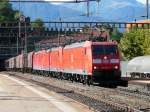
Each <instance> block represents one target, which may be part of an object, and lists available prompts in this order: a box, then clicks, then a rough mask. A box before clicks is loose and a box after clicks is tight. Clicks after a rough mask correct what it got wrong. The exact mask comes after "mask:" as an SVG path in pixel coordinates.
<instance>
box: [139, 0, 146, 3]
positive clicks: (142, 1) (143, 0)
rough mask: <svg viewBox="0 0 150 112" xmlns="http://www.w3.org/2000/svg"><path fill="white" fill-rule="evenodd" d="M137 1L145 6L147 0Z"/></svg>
mask: <svg viewBox="0 0 150 112" xmlns="http://www.w3.org/2000/svg"><path fill="white" fill-rule="evenodd" d="M137 1H139V2H141V3H143V4H145V2H146V0H137Z"/></svg>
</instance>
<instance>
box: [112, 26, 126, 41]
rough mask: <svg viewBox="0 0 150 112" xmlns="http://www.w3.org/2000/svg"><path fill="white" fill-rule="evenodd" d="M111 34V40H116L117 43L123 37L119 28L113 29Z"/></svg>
mask: <svg viewBox="0 0 150 112" xmlns="http://www.w3.org/2000/svg"><path fill="white" fill-rule="evenodd" d="M110 33H111V40H116V41H118V42H119V41H120V39H121V37H122V36H123V34H122V33H120V32H119V30H118V29H117V28H113V30H112V32H110Z"/></svg>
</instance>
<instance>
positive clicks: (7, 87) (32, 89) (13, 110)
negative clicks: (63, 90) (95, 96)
mask: <svg viewBox="0 0 150 112" xmlns="http://www.w3.org/2000/svg"><path fill="white" fill-rule="evenodd" d="M0 112H93V111H92V110H90V109H89V108H88V107H87V106H85V105H83V104H81V103H79V102H76V101H74V100H72V99H69V98H67V97H65V96H62V95H59V94H57V93H54V92H53V91H49V90H47V89H45V88H43V87H40V86H38V85H35V84H32V83H29V82H26V81H23V80H20V79H17V78H14V77H12V76H9V75H6V74H0Z"/></svg>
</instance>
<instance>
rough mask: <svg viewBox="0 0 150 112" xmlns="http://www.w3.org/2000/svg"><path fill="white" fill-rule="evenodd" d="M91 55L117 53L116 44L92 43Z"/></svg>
mask: <svg viewBox="0 0 150 112" xmlns="http://www.w3.org/2000/svg"><path fill="white" fill-rule="evenodd" d="M92 53H93V55H103V54H104V55H108V54H112V55H114V54H117V46H116V45H93V47H92Z"/></svg>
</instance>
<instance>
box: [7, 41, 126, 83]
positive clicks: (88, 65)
mask: <svg viewBox="0 0 150 112" xmlns="http://www.w3.org/2000/svg"><path fill="white" fill-rule="evenodd" d="M5 66H6V68H7V69H8V70H17V71H25V72H33V73H36V74H43V75H46V76H53V77H57V78H60V79H68V80H71V81H77V82H81V83H83V84H88V85H90V84H93V83H99V84H102V85H110V86H118V85H120V86H127V81H122V80H121V70H120V53H119V49H118V46H117V43H115V42H92V41H84V42H78V43H73V44H71V45H66V46H64V47H55V48H50V49H47V50H40V51H37V52H30V53H28V54H20V55H18V56H16V57H12V58H10V59H8V60H6V61H5Z"/></svg>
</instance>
